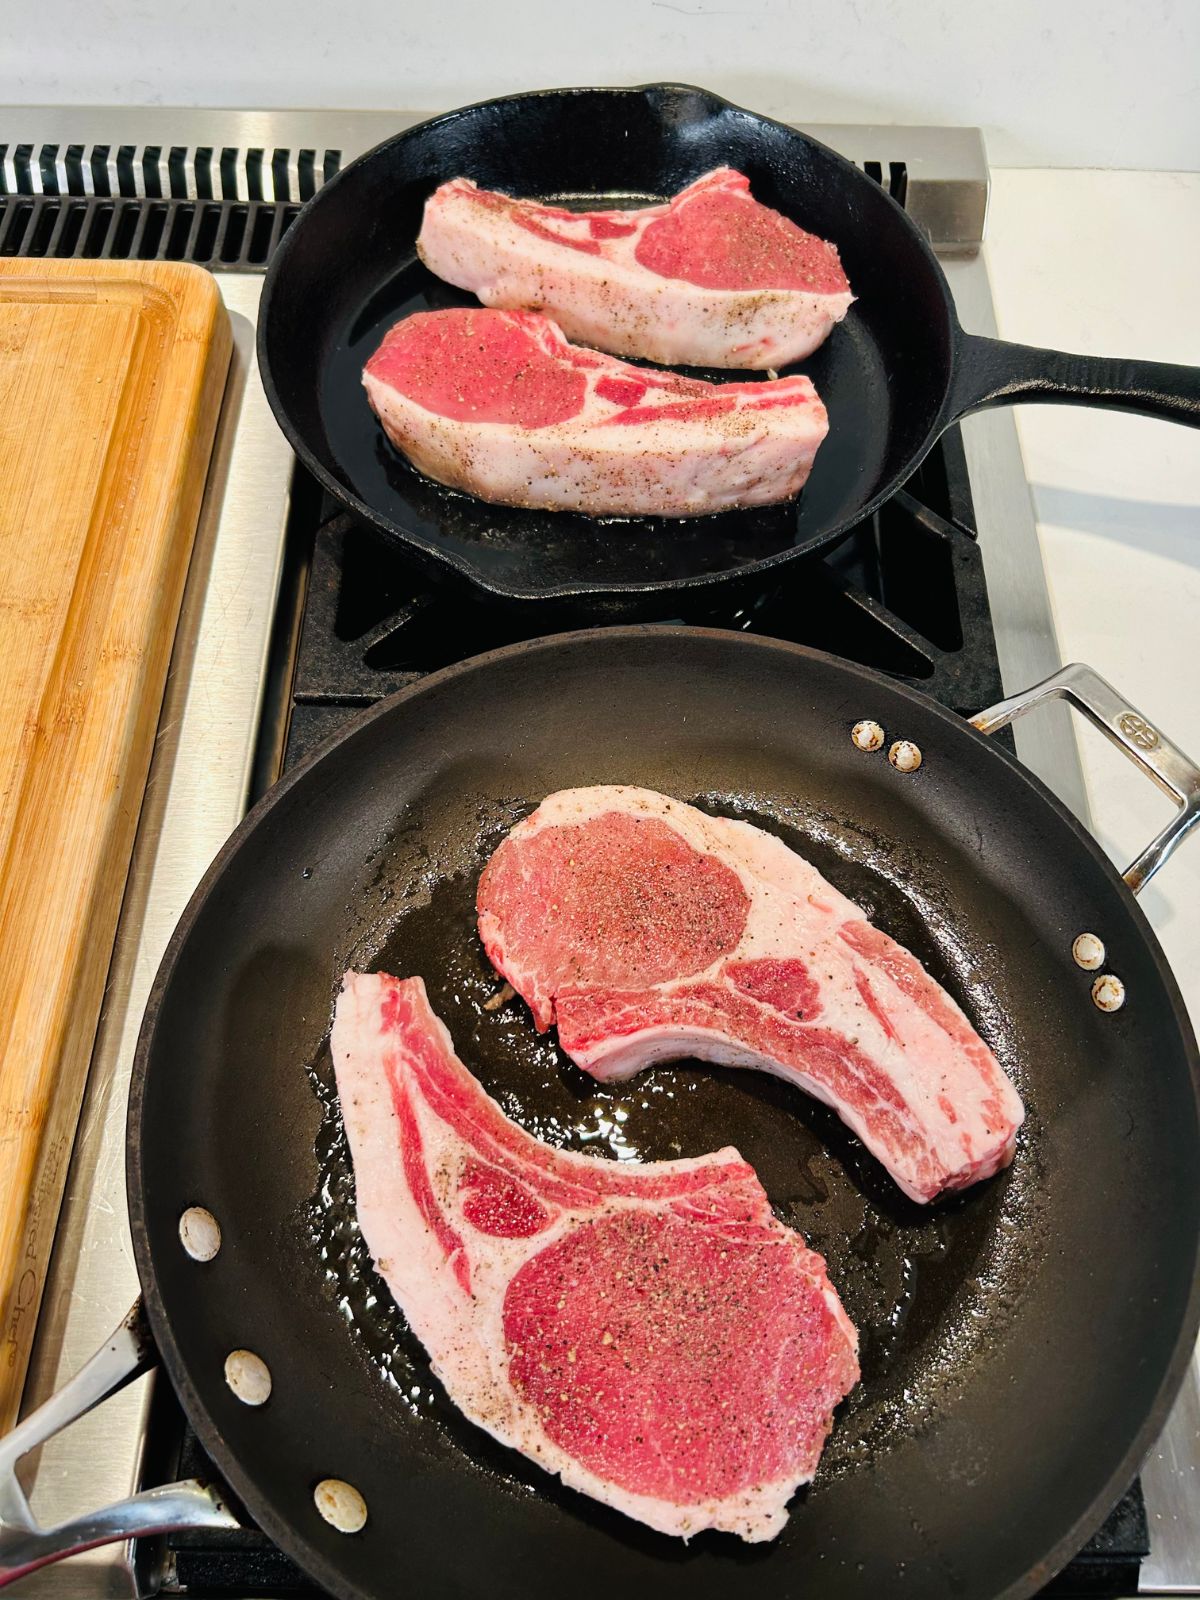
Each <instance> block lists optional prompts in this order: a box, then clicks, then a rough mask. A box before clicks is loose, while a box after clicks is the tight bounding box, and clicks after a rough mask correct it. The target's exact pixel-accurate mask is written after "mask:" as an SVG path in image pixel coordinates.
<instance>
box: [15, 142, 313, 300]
mask: <svg viewBox="0 0 1200 1600" xmlns="http://www.w3.org/2000/svg"><path fill="white" fill-rule="evenodd" d="M341 161H342V155H341V151H340V150H316V149H297V150H265V149H254V148H251V149H234V148H231V147H226V148H223V149H217V148H215V147H209V146H197V147H194V148H187V147H184V146H181V145H174V146H170V147H163V146H161V145H100V144H96V145H89V146H84V145H79V144H68V145H52V144H43V145H36V146H35V145H32V144H10V145H0V258H3V257H11V256H24V257H28V256H51V257H55V258H57V259H60V260H72V259H75V260H104V261H193V262H196V263H198V264H199V265H201V266H206V267H209V268H211V269H212V270H213V271H215V272H221V271H226V272H247V271H250V272H253V271H256V270H257V271H261V270H263V269H264V268H265V267H266V265H267V262H268V261H269V260H270V258H271V254H272V252H273V251H274V249H275V247H276V245H277V244H278V243H279V241H280V239H282V237H283V235H284V234H285V233H286V232H287V230H288V228H289V227H290V226H291V224H292V222H293V221H294V220H295V218H296V214H297V213H298V211H299V210H300V207H301V205H302V204H303V202H304V201H305V200H308V199H311V197H312V196H313V195H314V194H315V193H316V192H317V190H318V189H319V188H320V187H321V185H322V184H323V183H324V182H326V180H327V179H329V178H331V177H333V175H334V173H336V172H337V171H338V169H339V167H340V166H341Z"/></svg>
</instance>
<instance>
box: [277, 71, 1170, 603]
mask: <svg viewBox="0 0 1200 1600" xmlns="http://www.w3.org/2000/svg"><path fill="white" fill-rule="evenodd" d="M723 163H728V164H730V165H732V166H734V167H737V168H738V169H739V170H740V171H742V172H744V173H746V174H747V176H748V177H749V178H750V181H751V184H752V186H753V190H754V193H755V195H756V196H757V197H758V198H759V199H760V200H762V201H764V202H765V203H766V204H767V205H770V206H774V207H777V208H778V209H779V210H781V211H783V212H784V213H785V214H786V215H788V216H790V217H792V218H793V219H794V220H795V221H797V222H799V223H801V224H802V225H803V226H804V227H806V228H809V229H810V230H812V231H814V232H816V233H818V234H821V235H822V236H823V237H825V238H828V239H832V240H833V241H834V242H835V243H836V244H837V246H838V248H839V249H840V251H841V255H842V261H843V262H844V264H845V267H846V270H847V273H848V274H849V277H850V282H851V286H852V287H853V289H854V291H855V293H856V295H857V296H858V300H857V303H856V304H855V305H854V306H853V307H852V308H851V311H850V314H849V316H848V317H847V319H846V321H845V322H844V323H842V324H841V325H840V326H839V327H838V328H836V329H835V330H834V332H833V334H832V335H831V337H830V338H829V340H828V341H827V342H826V343H825V344H824V345H823V346H822V347H821V349H820V350H818V351H817V352H816V353H815V354H814V355H813V356H812V357H811V359H810V360H808V361H806V362H803V363H801V365H800V367H799V368H798V369H797V370H803V371H806V372H808V373H809V374H810V375H811V376H812V378H813V380H814V382H815V383H816V385H817V389H818V391H819V392H820V394H821V396H822V398H823V399H824V401H825V403H826V406H827V408H828V411H829V417H830V433H829V437H828V438H827V439H826V441H825V443H824V444H823V445H822V447H821V450H820V453H819V455H818V457H817V462H816V467H815V470H814V472H813V474H812V477H811V478H810V480H809V482H808V484H807V486H806V487H805V489H804V492H803V493H802V495H801V496H800V498H799V500H798V501H796V502H794V503H791V504H788V505H783V506H775V507H766V508H760V509H757V510H748V511H737V512H727V513H723V514H720V515H716V516H712V517H698V518H696V517H694V518H689V519H687V520H685V521H679V520H677V519H663V518H639V519H637V520H635V521H630V522H613V521H611V520H601V521H596V520H594V519H591V518H587V517H581V516H575V515H569V514H566V513H562V512H557V513H553V512H531V511H519V510H513V509H511V508H508V507H503V506H489V505H487V504H485V503H483V502H482V501H478V500H475V499H474V498H473V497H471V496H469V495H464V494H459V493H455V492H453V491H450V490H445V489H442V488H441V487H439V486H438V485H436V484H433V483H432V482H430V481H429V480H428V479H426V478H423V477H421V476H420V475H419V474H418V473H417V472H415V471H414V470H413V469H412V468H411V467H409V466H408V465H407V463H406V462H405V461H404V459H403V458H402V457H401V456H400V455H399V454H398V452H396V451H395V450H394V449H393V448H392V447H391V445H389V444H388V442H387V441H386V439H385V438H384V436H383V433H382V430H381V429H380V427H379V425H378V424H377V422H376V421H375V418H374V417H373V416H372V414H371V412H370V410H369V409H368V407H367V404H366V400H365V398H364V396H363V393H362V387H361V382H360V375H361V371H362V367H363V364H364V362H365V361H366V359H367V357H368V356H369V355H370V354H371V352H372V351H373V350H374V348H375V347H376V345H377V344H378V343H379V341H380V339H381V338H382V336H383V333H384V332H385V331H386V329H387V328H389V327H390V326H391V324H392V323H393V322H395V321H396V320H397V319H398V318H400V317H402V316H404V315H407V314H408V313H409V312H412V311H417V310H422V309H428V308H430V307H437V306H445V305H454V304H467V303H474V302H473V300H472V299H471V297H470V296H467V295H464V294H462V293H460V292H459V291H457V290H454V289H451V288H449V287H448V286H447V285H445V284H444V283H442V282H441V281H440V280H439V279H436V278H434V277H433V276H432V275H431V274H430V273H428V272H427V271H426V270H425V268H424V267H422V266H421V264H420V263H419V262H418V261H417V259H416V254H415V241H416V237H417V233H418V230H419V228H420V225H421V213H422V208H423V206H424V202H425V200H426V198H427V197H428V195H429V194H430V193H431V192H432V190H433V189H435V188H436V187H437V185H438V184H440V183H442V182H444V181H445V180H446V179H448V178H453V177H457V176H460V175H463V176H467V177H470V178H473V179H475V180H476V182H478V183H480V184H483V185H485V186H488V187H492V188H498V189H502V190H505V191H507V192H509V193H512V194H517V195H525V196H534V197H537V198H539V199H544V200H554V201H556V202H559V203H561V202H563V201H564V200H565V201H568V202H570V201H573V200H579V201H581V202H586V201H594V200H595V199H597V198H601V199H602V200H603V203H604V204H605V205H611V204H623V203H626V202H628V203H630V204H637V203H639V202H643V201H647V200H661V199H663V198H666V197H668V196H670V195H672V194H674V193H676V192H677V191H678V190H679V189H681V188H682V187H683V186H684V185H685V184H687V183H690V182H691V181H692V180H693V179H694V178H696V177H698V176H699V175H700V174H701V173H703V172H706V171H709V170H710V169H711V168H713V167H716V166H720V165H722V164H723ZM258 352H259V365H260V367H261V370H262V375H263V380H264V383H265V385H266V391H267V395H268V397H269V399H270V402H271V405H272V406H273V408H274V411H275V415H276V416H277V418H278V419H279V422H280V425H281V426H282V428H283V430H284V432H285V433H286V435H287V437H288V439H289V440H290V442H291V444H292V446H293V447H294V449H295V450H296V452H297V454H298V455H299V457H300V459H301V460H302V461H303V462H304V464H305V466H307V467H308V468H309V470H310V471H312V472H313V473H314V474H315V475H316V477H317V478H318V479H319V480H320V482H321V483H322V484H323V485H324V486H325V488H326V489H328V490H329V491H330V492H331V493H332V494H333V495H334V496H335V497H336V498H337V499H338V500H340V501H341V502H342V503H343V504H344V505H345V506H346V507H348V508H349V509H350V510H351V511H353V512H354V513H355V514H356V515H357V516H359V517H361V518H362V519H363V520H364V521H366V522H368V523H369V524H370V525H371V526H372V527H373V528H375V529H376V530H378V532H380V533H381V534H384V535H386V536H387V537H388V538H390V539H392V540H395V541H397V542H399V543H400V544H402V545H404V546H405V547H406V548H407V549H408V550H409V551H410V552H412V553H413V554H415V555H417V556H418V557H420V558H422V560H423V561H424V562H425V564H426V565H432V566H434V567H440V568H441V569H442V570H443V571H444V570H445V569H446V568H450V569H453V570H455V571H457V572H458V573H460V574H463V575H465V576H466V577H467V578H469V579H471V580H472V581H474V582H475V583H477V584H479V585H482V587H483V588H484V589H485V590H488V591H491V592H492V593H494V594H495V595H497V596H502V597H505V598H508V599H519V600H527V601H528V600H537V599H543V600H556V601H559V602H562V601H570V602H571V603H572V604H573V605H575V606H576V607H579V606H581V605H583V606H587V605H591V606H595V607H598V608H600V609H603V610H606V611H612V610H614V609H619V610H622V611H625V612H626V613H630V614H632V613H634V612H641V613H642V614H648V610H649V608H656V609H655V614H656V615H658V616H664V615H671V614H672V612H671V611H670V609H668V610H667V611H665V612H664V611H663V609H662V606H663V601H664V592H666V594H667V597H668V600H669V596H670V594H671V592H674V591H677V592H678V599H679V601H680V602H685V601H686V600H687V598H688V594H687V591H701V590H703V589H705V588H708V587H710V586H712V585H714V584H718V583H722V582H730V581H737V580H739V579H743V580H749V579H751V578H753V576H754V575H756V574H759V573H762V572H763V571H765V570H766V569H768V568H773V567H777V566H779V565H781V564H782V563H783V562H785V561H789V560H792V559H795V558H796V557H798V556H801V555H804V554H806V553H809V552H812V551H815V550H819V549H821V548H823V547H824V546H827V545H829V544H831V543H833V542H834V541H836V540H837V539H839V538H841V537H842V535H843V534H844V533H846V531H847V530H848V529H849V528H850V527H852V526H853V525H854V524H855V523H856V522H858V521H860V520H861V519H862V518H863V517H864V516H865V515H867V514H868V513H869V512H871V511H872V510H874V508H875V507H877V506H878V505H880V504H881V503H882V502H883V501H884V500H886V499H887V497H888V496H889V495H890V494H892V493H893V492H894V491H895V490H896V489H898V488H899V487H900V485H901V484H902V483H903V482H904V480H905V479H906V478H907V477H908V476H909V474H910V473H911V472H912V471H913V470H914V469H915V468H916V467H917V465H918V464H919V463H920V461H921V459H922V458H923V456H924V455H925V453H926V452H927V451H928V450H929V448H930V446H931V445H932V444H933V443H934V441H935V440H936V439H937V438H938V436H939V435H940V434H941V433H942V431H943V430H944V429H945V428H946V427H947V426H948V425H949V424H950V423H951V422H953V421H954V420H955V419H956V418H958V417H961V416H962V415H964V413H966V412H968V411H973V410H976V409H978V408H979V407H981V406H989V405H997V404H1001V403H1004V402H1008V401H1016V400H1066V401H1073V402H1076V403H1080V404H1087V405H1106V406H1117V407H1122V408H1124V409H1127V410H1133V411H1140V412H1144V413H1145V414H1147V415H1149V416H1157V417H1167V418H1171V419H1174V420H1175V421H1179V422H1190V423H1192V424H1196V423H1197V422H1200V373H1197V372H1196V371H1194V370H1191V369H1188V368H1184V367H1173V366H1166V365H1162V364H1155V363H1151V362H1132V361H1114V360H1101V359H1098V358H1089V357H1085V356H1070V355H1060V354H1058V353H1056V352H1052V351H1047V350H1034V349H1029V348H1027V347H1025V346H1023V345H1012V344H1002V343H1000V342H999V341H997V340H995V339H984V338H979V337H976V336H974V335H971V334H967V333H964V332H963V331H962V329H961V328H960V327H959V325H958V321H957V318H956V316H955V312H954V305H953V301H952V299H951V295H950V291H949V288H948V286H947V284H946V280H945V278H944V276H943V274H942V271H941V268H940V267H939V265H938V262H937V259H936V257H935V256H934V254H933V252H932V250H931V249H930V248H929V246H928V244H927V243H926V241H925V239H924V237H923V236H922V234H921V233H920V231H919V230H918V228H917V227H916V225H915V224H914V223H913V222H912V220H911V219H910V218H909V217H908V216H907V214H906V213H905V212H904V211H903V210H902V208H901V207H900V206H898V205H897V204H896V203H895V202H894V201H893V200H892V198H891V196H890V195H888V194H886V193H885V192H884V191H883V189H882V188H881V187H880V186H879V184H877V183H876V182H874V181H873V180H872V179H871V178H869V177H867V176H866V174H865V173H863V172H861V171H859V169H858V168H857V167H854V166H852V165H851V164H850V163H849V162H848V161H845V160H843V159H842V157H841V156H838V155H835V154H834V152H833V151H832V150H828V149H826V148H825V147H824V146H823V145H820V144H818V143H817V142H816V141H815V140H813V139H810V138H808V137H807V135H805V134H802V133H799V132H797V131H796V130H795V129H794V128H789V127H785V126H783V125H782V124H780V123H778V122H772V121H770V120H769V119H767V118H766V117H760V116H756V115H755V114H753V113H752V112H749V111H743V110H741V109H740V108H739V107H737V106H733V105H730V104H729V103H728V102H727V101H725V100H722V99H719V98H718V97H717V96H715V95H712V94H708V93H706V92H704V91H703V90H700V89H691V88H684V87H680V86H678V85H670V84H667V85H664V84H655V85H650V86H649V87H645V88H639V89H560V90H551V91H547V92H543V93H538V94H522V95H514V96H512V97H510V98H507V99H503V100H492V101H489V102H487V103H485V104H482V105H476V106H468V107H467V108H466V109H464V110H460V111H454V112H451V113H450V114H449V115H448V116H444V117H438V118H436V119H435V120H433V121H431V122H425V123H422V124H421V125H420V126H419V127H416V128H412V129H410V130H409V131H407V132H405V133H402V134H400V135H399V136H398V137H396V138H394V139H391V140H388V141H387V142H386V143H384V144H381V145H379V146H378V148H377V149H375V150H373V151H371V152H370V153H369V154H368V155H365V156H363V157H362V158H361V159H360V160H357V161H355V162H353V163H352V164H351V165H350V166H348V167H347V168H346V169H345V171H343V172H341V173H340V174H339V175H338V176H337V177H336V178H334V179H333V180H332V182H330V183H328V184H326V185H325V187H324V188H323V189H321V190H320V192H319V193H318V194H317V195H316V197H315V198H314V199H313V200H311V201H310V202H309V203H308V205H306V206H305V208H304V210H303V211H302V212H301V214H300V216H299V217H298V218H297V220H296V222H295V223H294V224H293V226H292V228H291V230H290V231H289V233H288V235H287V237H286V238H285V240H284V242H283V244H282V246H281V248H280V249H279V250H278V251H277V252H276V254H275V257H274V259H273V261H272V263H271V267H270V271H269V272H268V275H267V281H266V286H265V289H264V291H263V300H262V308H261V311H260V315H259V323H258ZM708 375H709V376H711V377H713V378H720V377H721V376H722V374H720V373H712V374H708ZM724 376H729V374H725V375H724ZM693 597H696V596H693Z"/></svg>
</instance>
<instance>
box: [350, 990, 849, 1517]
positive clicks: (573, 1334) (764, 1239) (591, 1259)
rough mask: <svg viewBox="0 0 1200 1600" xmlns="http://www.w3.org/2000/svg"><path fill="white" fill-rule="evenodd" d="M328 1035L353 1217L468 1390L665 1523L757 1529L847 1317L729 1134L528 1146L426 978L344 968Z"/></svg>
mask: <svg viewBox="0 0 1200 1600" xmlns="http://www.w3.org/2000/svg"><path fill="white" fill-rule="evenodd" d="M332 1048H333V1060H334V1066H335V1069H336V1072H337V1086H338V1095H339V1098H340V1100H341V1107H342V1116H343V1118H344V1120H345V1125H346V1133H347V1135H348V1137H349V1141H350V1151H351V1155H352V1157H353V1160H354V1176H355V1184H356V1188H357V1194H358V1218H359V1224H360V1226H361V1228H362V1232H363V1236H364V1238H365V1239H366V1242H367V1245H368V1247H369V1249H370V1251H371V1254H372V1256H373V1257H374V1259H375V1263H376V1266H377V1267H378V1269H379V1271H380V1273H381V1274H382V1275H383V1277H384V1279H385V1280H386V1282H387V1285H388V1288H389V1289H390V1290H391V1291H392V1294H393V1296H394V1297H395V1299H396V1302H397V1304H398V1305H399V1307H400V1309H401V1310H402V1311H403V1313H404V1315H405V1317H406V1318H407V1319H408V1322H409V1325H410V1327H411V1328H412V1330H413V1332H414V1333H415V1334H416V1335H417V1337H418V1338H419V1339H420V1340H421V1342H422V1344H423V1345H424V1346H425V1348H426V1350H428V1352H429V1355H430V1358H431V1360H432V1363H433V1370H434V1372H435V1373H436V1375H437V1377H438V1378H439V1379H440V1380H441V1382H442V1383H443V1384H444V1385H445V1388H446V1392H447V1393H448V1394H449V1396H450V1398H451V1399H452V1400H453V1401H454V1403H455V1404H456V1405H457V1406H458V1407H459V1408H460V1410H462V1411H463V1412H464V1413H465V1414H466V1415H467V1416H468V1417H469V1418H470V1419H471V1421H472V1422H475V1423H477V1424H478V1425H479V1426H480V1427H481V1428H484V1429H486V1431H487V1432H488V1433H490V1434H492V1435H493V1436H494V1437H495V1438H497V1439H499V1440H500V1441H501V1443H503V1444H506V1445H510V1446H511V1447H512V1448H513V1449H514V1450H520V1451H521V1452H522V1453H523V1454H524V1455H527V1456H528V1457H529V1458H530V1459H531V1460H533V1461H536V1462H537V1463H538V1465H539V1466H542V1467H544V1468H545V1469H546V1470H547V1471H548V1472H553V1473H557V1474H558V1475H559V1476H560V1477H561V1478H562V1480H563V1482H564V1483H566V1484H568V1485H569V1486H570V1487H571V1488H573V1489H578V1490H580V1491H582V1493H584V1494H588V1495H591V1496H593V1497H594V1498H595V1499H597V1500H602V1501H604V1502H605V1504H607V1505H610V1506H614V1507H615V1508H616V1509H617V1510H618V1511H623V1512H624V1513H625V1514H626V1515H627V1516H630V1517H634V1518H636V1520H638V1521H639V1522H645V1523H648V1524H649V1525H650V1527H652V1528H657V1529H659V1530H660V1531H661V1532H663V1533H671V1534H678V1535H680V1536H682V1537H683V1538H685V1539H686V1538H690V1537H691V1536H692V1535H693V1534H696V1533H699V1532H701V1531H702V1530H703V1529H705V1528H719V1529H724V1530H725V1531H727V1532H729V1533H736V1534H739V1535H740V1536H741V1537H742V1538H743V1539H747V1540H760V1539H770V1538H773V1537H774V1536H775V1534H777V1533H778V1532H779V1530H780V1528H781V1527H782V1526H783V1524H784V1522H785V1521H786V1520H787V1512H786V1510H785V1509H784V1508H785V1506H786V1504H787V1501H788V1499H789V1497H790V1496H791V1494H792V1492H793V1491H794V1490H795V1489H796V1487H797V1486H798V1485H799V1484H802V1483H806V1482H807V1481H808V1480H809V1479H810V1478H811V1477H812V1475H813V1472H814V1471H815V1469H816V1465H817V1459H818V1457H819V1456H820V1453H821V1448H822V1446H823V1444H824V1442H825V1438H826V1436H827V1434H828V1433H829V1429H830V1425H831V1418H832V1413H833V1408H834V1407H835V1406H836V1405H837V1403H838V1401H839V1400H841V1399H842V1397H843V1396H844V1395H845V1394H847V1393H848V1392H849V1390H850V1389H851V1388H852V1387H853V1386H854V1384H855V1383H856V1382H857V1381H858V1360H857V1348H858V1336H857V1334H856V1333H855V1330H854V1327H853V1325H852V1324H851V1323H850V1321H849V1319H848V1318H847V1316H846V1313H845V1312H844V1311H843V1309H842V1306H841V1303H840V1302H839V1300H838V1297H837V1294H836V1293H835V1291H834V1289H833V1287H832V1286H831V1284H830V1282H829V1279H828V1278H827V1277H826V1275H825V1263H824V1261H823V1260H822V1258H821V1257H820V1256H819V1255H816V1254H815V1253H814V1252H813V1251H811V1250H809V1249H808V1248H807V1247H806V1245H805V1243H804V1241H803V1240H802V1239H801V1237H800V1235H799V1234H797V1233H795V1232H793V1231H792V1230H791V1229H790V1228H786V1227H784V1225H783V1224H782V1223H781V1222H779V1221H777V1219H776V1218H775V1217H774V1215H773V1214H772V1212H771V1208H770V1205H769V1204H768V1201H767V1197H766V1195H765V1194H764V1193H763V1190H762V1186H761V1185H760V1184H759V1182H758V1179H757V1178H756V1177H755V1175H754V1171H753V1169H752V1168H751V1167H748V1166H747V1165H746V1163H745V1162H744V1161H743V1160H742V1159H741V1157H740V1156H739V1155H738V1153H737V1151H736V1150H730V1149H726V1150H718V1151H716V1152H715V1153H714V1154H713V1155H705V1156H699V1157H696V1158H695V1159H689V1160H682V1161H659V1162H648V1163H641V1162H635V1161H628V1162H621V1163H620V1164H618V1163H616V1162H612V1161H606V1160H603V1159H600V1158H598V1157H595V1156H584V1155H576V1154H573V1153H571V1152H567V1151H561V1150H555V1149H553V1148H551V1146H549V1145H546V1144H542V1143H541V1142H540V1141H539V1140H537V1139H535V1138H533V1137H532V1135H530V1134H528V1133H526V1132H524V1130H523V1129H521V1128H519V1127H518V1126H517V1125H516V1123H514V1122H510V1121H509V1119H508V1118H507V1117H506V1116H504V1114H503V1113H502V1112H501V1110H500V1108H499V1107H498V1106H497V1105H496V1104H495V1103H494V1102H493V1101H492V1100H490V1099H489V1098H488V1096H487V1095H486V1094H485V1093H484V1091H483V1089H482V1088H481V1087H480V1085H479V1084H478V1083H477V1082H476V1080H475V1079H474V1078H473V1077H472V1076H471V1074H470V1073H469V1072H468V1071H467V1069H466V1067H464V1066H463V1064H462V1062H461V1061H459V1060H458V1058H457V1057H456V1056H455V1054H454V1047H453V1045H452V1043H451V1040H450V1035H449V1034H448V1033H447V1031H446V1029H445V1027H444V1026H443V1025H442V1023H441V1022H440V1021H439V1020H438V1018H437V1017H436V1016H435V1015H434V1013H433V1011H432V1010H431V1009H430V1006H429V1001H428V998H427V997H426V994H425V986H424V984H423V983H422V982H421V980H420V978H408V979H405V980H403V981H401V980H398V979H396V978H391V977H387V976H386V975H384V974H382V973H380V974H373V975H370V976H368V975H366V974H363V973H356V972H348V973H347V974H346V977H345V980H344V984H343V988H342V992H341V996H340V998H339V999H338V1003H337V1012H336V1015H335V1019H334V1025H333V1038H332Z"/></svg>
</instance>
